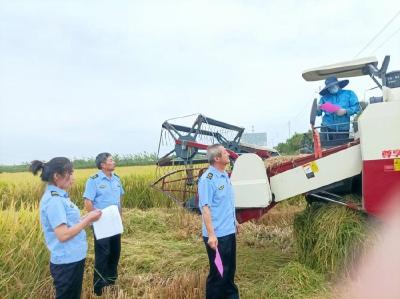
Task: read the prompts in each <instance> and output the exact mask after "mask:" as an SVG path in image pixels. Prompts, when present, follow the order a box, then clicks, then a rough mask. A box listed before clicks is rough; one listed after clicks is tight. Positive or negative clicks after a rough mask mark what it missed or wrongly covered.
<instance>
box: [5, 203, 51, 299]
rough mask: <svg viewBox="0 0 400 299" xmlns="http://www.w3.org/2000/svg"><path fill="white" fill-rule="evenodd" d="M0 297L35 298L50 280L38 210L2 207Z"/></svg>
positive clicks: (47, 258)
mask: <svg viewBox="0 0 400 299" xmlns="http://www.w3.org/2000/svg"><path fill="white" fill-rule="evenodd" d="M0 235H1V238H0V270H1V271H0V298H32V297H31V294H33V293H39V292H40V291H41V289H43V288H45V287H46V286H48V285H49V284H50V283H51V280H50V277H49V266H48V265H49V253H48V250H47V248H46V246H45V244H44V241H43V236H42V231H41V228H40V224H39V216H38V210H37V209H35V208H27V207H23V208H21V209H19V210H18V211H17V210H15V209H14V208H9V209H8V210H4V211H0Z"/></svg>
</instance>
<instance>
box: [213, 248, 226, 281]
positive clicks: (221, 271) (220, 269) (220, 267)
mask: <svg viewBox="0 0 400 299" xmlns="http://www.w3.org/2000/svg"><path fill="white" fill-rule="evenodd" d="M216 251H217V252H216V254H215V260H214V263H215V265H216V266H217V269H218V272H219V274H221V277H223V276H224V266H223V265H222V260H221V256H220V254H219V251H218V248H217V250H216Z"/></svg>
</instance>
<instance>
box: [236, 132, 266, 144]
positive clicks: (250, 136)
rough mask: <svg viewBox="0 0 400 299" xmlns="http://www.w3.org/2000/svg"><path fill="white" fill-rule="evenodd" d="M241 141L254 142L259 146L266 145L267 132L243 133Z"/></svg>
mask: <svg viewBox="0 0 400 299" xmlns="http://www.w3.org/2000/svg"><path fill="white" fill-rule="evenodd" d="M240 141H241V142H244V143H250V144H255V145H259V146H266V145H267V133H244V134H243V135H242V138H241V139H240Z"/></svg>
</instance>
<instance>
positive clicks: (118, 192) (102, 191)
mask: <svg viewBox="0 0 400 299" xmlns="http://www.w3.org/2000/svg"><path fill="white" fill-rule="evenodd" d="M123 194H124V189H123V188H122V184H121V180H120V178H119V176H117V175H116V174H114V173H113V174H112V176H111V178H109V177H107V176H106V175H105V174H104V172H103V171H99V172H98V173H97V174H95V175H94V176H92V177H90V178H89V179H88V180H87V182H86V188H85V192H84V193H83V197H84V198H85V199H89V200H91V201H92V202H93V206H94V208H96V209H104V208H107V207H108V206H111V205H117V206H118V207H120V208H121V202H120V199H121V196H122V195H123Z"/></svg>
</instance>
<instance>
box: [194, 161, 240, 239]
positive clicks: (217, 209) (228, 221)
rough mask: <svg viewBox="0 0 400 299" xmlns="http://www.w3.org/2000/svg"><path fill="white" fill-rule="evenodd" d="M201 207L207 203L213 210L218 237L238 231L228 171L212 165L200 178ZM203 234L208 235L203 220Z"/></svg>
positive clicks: (213, 221) (212, 217) (215, 230)
mask: <svg viewBox="0 0 400 299" xmlns="http://www.w3.org/2000/svg"><path fill="white" fill-rule="evenodd" d="M198 192H199V208H200V210H201V212H203V209H202V208H203V207H204V206H205V205H207V206H208V207H209V208H210V210H211V221H212V225H213V227H214V232H215V235H216V236H217V237H223V236H226V235H230V234H233V233H235V232H236V214H235V202H234V195H233V188H232V184H231V181H230V179H229V176H228V174H227V173H226V171H224V172H221V171H219V170H218V169H216V168H215V167H213V166H210V167H209V168H208V169H207V171H205V172H204V174H203V175H202V176H201V178H200V180H199V188H198ZM202 230H203V236H204V237H208V233H207V229H206V226H205V224H204V221H203V226H202Z"/></svg>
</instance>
